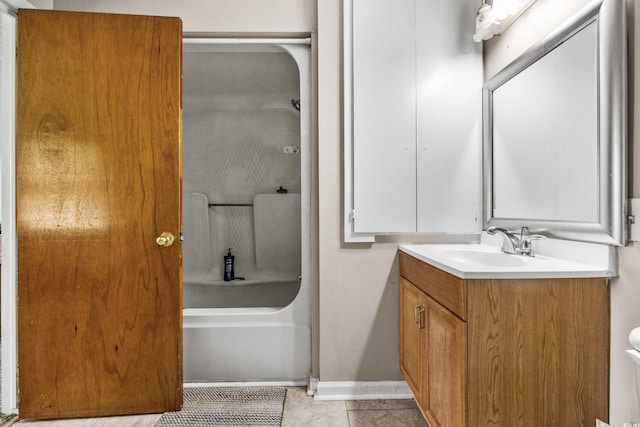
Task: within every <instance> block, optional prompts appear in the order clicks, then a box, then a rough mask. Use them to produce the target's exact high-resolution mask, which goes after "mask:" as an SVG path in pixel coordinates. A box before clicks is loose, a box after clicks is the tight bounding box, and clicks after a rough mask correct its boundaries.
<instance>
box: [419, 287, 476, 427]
mask: <svg viewBox="0 0 640 427" xmlns="http://www.w3.org/2000/svg"><path fill="white" fill-rule="evenodd" d="M425 304H426V316H427V317H426V335H427V337H426V340H425V341H426V343H427V345H426V348H425V352H426V357H425V358H424V359H423V360H424V362H425V364H426V366H425V367H424V369H425V371H426V387H425V391H424V393H425V396H423V398H424V399H425V401H426V402H425V403H426V405H425V406H423V408H424V409H425V410H426V415H427V418H428V420H429V423H430V424H431V425H434V426H436V425H437V426H447V427H448V426H462V425H464V423H465V421H466V372H467V345H466V336H467V324H466V322H463V321H462V320H460V319H459V318H458V317H457V316H455V315H454V314H453V313H451V312H450V311H448V310H447V309H445V308H444V307H443V306H441V305H440V304H438V303H437V302H435V301H434V300H432V299H431V298H429V297H425Z"/></svg>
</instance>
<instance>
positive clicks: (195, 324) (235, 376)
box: [183, 39, 311, 384]
mask: <svg viewBox="0 0 640 427" xmlns="http://www.w3.org/2000/svg"><path fill="white" fill-rule="evenodd" d="M184 47H185V51H191V52H193V51H200V52H207V51H225V52H237V51H242V52H247V51H249V52H255V53H261V54H264V53H269V52H272V53H276V54H278V55H281V52H286V53H287V54H288V55H290V56H291V58H293V59H294V60H295V63H296V65H297V67H298V74H299V85H300V88H299V98H300V106H301V109H300V112H299V113H298V112H296V111H295V110H293V113H295V115H292V117H296V118H297V116H298V115H299V123H300V125H299V131H300V140H299V145H300V154H297V155H295V156H291V155H289V156H290V157H289V158H288V159H286V160H287V161H289V162H290V159H291V158H296V159H298V160H299V161H300V180H299V183H300V184H299V188H296V187H295V183H293V182H292V183H291V184H286V185H289V186H292V188H288V189H289V190H290V191H292V192H300V193H301V232H302V244H301V284H300V291H299V292H298V295H297V296H296V297H295V299H294V301H293V302H292V303H291V304H289V305H288V306H286V307H283V308H271V307H269V308H265V307H249V308H188V309H184V310H183V315H184V318H183V325H184V379H185V382H187V383H188V382H199V383H214V382H215V383H220V382H238V381H240V382H258V383H263V382H270V383H274V382H277V383H285V384H306V383H307V382H308V378H309V375H310V371H311V314H310V309H311V290H310V259H311V257H310V206H311V200H310V193H311V191H310V188H311V156H310V152H311V142H310V138H311V137H310V48H309V40H308V39H304V40H298V39H295V40H254V39H252V40H231V39H226V40H211V39H185V40H184ZM243 107H247V105H246V104H245V105H239V106H238V108H240V109H241V108H243ZM263 107H266V108H267V109H271V110H276V109H278V110H281V109H282V108H284V107H285V105H284V104H282V103H281V101H270V102H268V103H267V104H266V105H263ZM185 110H186V108H185ZM245 110H246V108H245ZM185 113H187V114H188V112H187V111H185ZM279 131H280V130H278V129H276V130H275V132H279ZM187 132H188V130H187V129H186V128H185V138H186V136H187V135H186V134H187ZM280 135H282V136H284V138H285V139H286V138H287V137H288V136H287V132H284V133H281V134H280ZM287 141H289V140H287ZM284 144H289V142H284ZM284 144H281V145H284ZM276 149H278V147H275V148H273V149H272V152H273V153H275V150H276ZM279 150H280V151H279V155H280V156H282V147H279ZM274 155H275V154H274ZM265 158H266V154H265V155H263V156H262V157H259V158H258V159H259V160H262V161H264V160H265ZM184 161H185V167H184V168H185V171H187V170H188V168H189V163H188V162H189V160H188V159H187V158H185V159H184ZM261 163H262V162H258V163H256V164H261ZM277 172H278V171H276V173H277ZM185 175H186V174H185ZM258 181H259V180H258ZM190 185H191V183H190V182H189V181H188V180H187V179H185V191H196V190H198V191H202V192H204V193H205V194H206V193H207V190H206V189H204V190H202V189H194V188H189V186H190ZM267 185H270V187H269V188H267V189H265V190H260V189H258V190H251V191H256V192H268V191H271V192H273V191H275V188H277V187H275V188H271V187H273V185H271V183H267ZM254 194H255V193H254ZM224 196H225V197H232V198H233V197H235V196H233V195H230V194H225V195H224ZM207 197H208V198H209V202H210V203H249V202H248V201H247V200H245V199H243V198H242V197H245V198H246V196H240V198H238V199H235V200H234V199H232V198H226V199H225V200H216V197H221V195H220V194H213V193H211V194H207ZM221 209H229V208H221ZM238 209H247V208H238ZM216 210H220V209H219V208H212V209H211V211H212V212H211V213H210V218H211V217H212V216H214V218H211V219H212V220H213V221H214V222H215V221H216V220H217V218H216V217H215V215H216V213H215V211H216ZM249 210H250V208H249ZM241 218H244V219H241V220H240V222H243V221H244V222H249V223H250V222H252V221H248V220H249V218H250V217H247V216H243V217H241ZM245 240H246V239H245ZM214 243H215V237H214ZM238 249H239V252H240V253H241V254H245V255H244V258H245V259H243V260H241V259H240V258H238V259H237V260H238V264H237V265H236V274H238V275H242V273H241V271H242V269H243V268H247V269H248V270H250V269H251V268H252V267H253V266H255V256H254V258H253V259H251V257H250V255H247V254H251V253H254V251H255V249H254V248H253V247H247V248H242V247H241V248H238ZM236 253H237V252H236ZM218 255H219V254H218V253H217V252H216V250H214V252H213V254H212V257H213V259H214V265H215V260H216V259H217V257H218Z"/></svg>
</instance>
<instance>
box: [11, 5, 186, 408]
mask: <svg viewBox="0 0 640 427" xmlns="http://www.w3.org/2000/svg"><path fill="white" fill-rule="evenodd" d="M181 52H182V28H181V22H180V20H179V19H177V18H165V17H146V16H130V15H108V14H92V13H75V12H61V11H45V10H20V11H19V14H18V56H17V114H16V121H17V128H16V130H17V132H16V134H17V139H16V193H17V200H16V210H17V212H16V214H17V224H16V227H17V236H18V306H17V309H18V366H19V378H18V388H19V396H18V397H19V414H20V417H21V418H67V417H85V416H99V415H115V414H135V413H154V412H163V411H168V410H176V409H179V408H180V407H181V405H182V272H181V251H182V249H181V244H180V242H179V235H180V231H181V228H182V224H181V221H182V218H181V193H182V191H181V173H182V170H181V168H182V166H181V164H182V159H181V113H182V111H181V55H182V53H181ZM163 232H170V233H171V234H173V235H174V236H175V237H176V241H175V243H173V245H171V246H161V245H160V244H159V243H157V242H156V238H157V237H158V236H159V235H160V234H161V233H163ZM160 243H162V242H160Z"/></svg>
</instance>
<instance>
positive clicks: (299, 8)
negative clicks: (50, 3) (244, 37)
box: [54, 0, 316, 33]
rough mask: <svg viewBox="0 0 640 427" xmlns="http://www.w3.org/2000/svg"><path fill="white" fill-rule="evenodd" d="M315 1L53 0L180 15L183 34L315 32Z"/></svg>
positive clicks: (64, 5) (77, 6)
mask: <svg viewBox="0 0 640 427" xmlns="http://www.w3.org/2000/svg"><path fill="white" fill-rule="evenodd" d="M315 8H316V0H270V1H264V0H207V1H201V0H179V1H177V0H136V1H130V0H91V1H86V0H55V1H54V9H60V10H75V11H87V12H110V13H131V14H142V15H144V14H146V15H159V16H178V17H180V18H182V22H183V30H184V31H185V32H186V33H212V32H213V33H243V32H250V33H309V32H315V22H316V11H315Z"/></svg>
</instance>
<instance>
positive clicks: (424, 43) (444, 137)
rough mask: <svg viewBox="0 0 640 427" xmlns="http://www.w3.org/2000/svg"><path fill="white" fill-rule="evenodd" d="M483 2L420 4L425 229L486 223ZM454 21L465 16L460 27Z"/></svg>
mask: <svg viewBox="0 0 640 427" xmlns="http://www.w3.org/2000/svg"><path fill="white" fill-rule="evenodd" d="M477 3H478V2H477V1H476V0H458V1H443V2H417V5H416V7H417V13H416V14H417V17H418V18H417V19H418V23H419V25H417V29H416V33H417V34H416V36H417V37H416V40H417V44H416V52H417V55H416V62H417V68H416V70H417V71H416V76H417V79H418V80H417V99H416V102H417V116H416V117H417V150H416V153H417V161H416V163H417V180H418V191H417V193H416V195H417V212H418V213H417V227H418V228H417V231H418V232H441V231H447V232H449V233H471V232H475V231H477V230H478V229H479V228H478V227H479V224H477V218H479V214H480V208H479V207H480V185H479V183H480V181H481V180H480V164H481V162H480V158H481V153H480V148H481V145H482V144H481V138H480V136H481V118H482V110H481V106H482V104H481V96H480V88H481V86H482V54H481V51H482V48H481V43H475V42H474V41H473V39H472V36H473V29H474V24H473V22H474V19H475V15H476V13H475V11H476V10H477ZM453 22H459V23H464V24H460V25H457V26H456V27H455V30H453V29H452V23H453ZM433 34H437V35H438V36H437V42H434V38H433Z"/></svg>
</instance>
